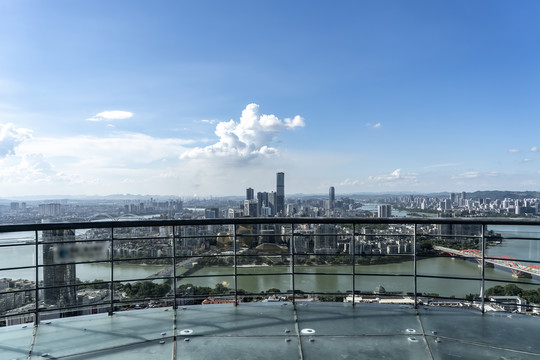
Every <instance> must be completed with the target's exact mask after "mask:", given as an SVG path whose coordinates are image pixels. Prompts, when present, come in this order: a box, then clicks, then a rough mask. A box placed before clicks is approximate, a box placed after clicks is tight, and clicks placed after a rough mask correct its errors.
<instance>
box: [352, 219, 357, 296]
mask: <svg viewBox="0 0 540 360" xmlns="http://www.w3.org/2000/svg"><path fill="white" fill-rule="evenodd" d="M355 237H356V224H353V236H352V306H353V307H354V306H355V305H354V300H355V299H354V298H355V295H356V276H355V275H354V274H356V267H355V266H356V246H355V244H356V243H355V241H354V239H355Z"/></svg>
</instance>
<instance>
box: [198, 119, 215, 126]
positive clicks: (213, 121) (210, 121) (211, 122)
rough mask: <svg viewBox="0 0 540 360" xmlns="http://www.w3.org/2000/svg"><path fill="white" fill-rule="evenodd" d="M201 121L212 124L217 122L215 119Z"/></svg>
mask: <svg viewBox="0 0 540 360" xmlns="http://www.w3.org/2000/svg"><path fill="white" fill-rule="evenodd" d="M201 122H203V123H206V124H211V125H213V124H215V123H217V120H206V119H204V120H201Z"/></svg>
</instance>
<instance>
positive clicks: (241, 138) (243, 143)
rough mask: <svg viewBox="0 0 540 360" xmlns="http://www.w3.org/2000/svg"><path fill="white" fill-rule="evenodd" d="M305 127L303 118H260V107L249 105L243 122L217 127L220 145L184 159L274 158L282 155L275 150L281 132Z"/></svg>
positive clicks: (200, 149)
mask: <svg viewBox="0 0 540 360" xmlns="http://www.w3.org/2000/svg"><path fill="white" fill-rule="evenodd" d="M303 126H305V122H304V119H303V118H302V117H301V116H299V115H296V116H295V117H294V118H292V119H290V118H286V119H284V120H283V121H282V120H280V119H279V118H277V117H276V116H275V115H266V114H260V112H259V105H257V104H249V105H248V106H246V108H245V109H244V110H243V111H242V116H241V117H240V121H239V122H236V121H234V120H230V121H226V122H225V121H222V122H219V123H218V124H217V125H216V130H215V134H216V135H217V136H218V138H219V141H218V142H217V143H215V144H212V145H209V146H206V147H196V148H194V149H191V150H189V151H186V152H184V153H183V154H182V155H181V156H180V158H182V159H186V158H187V159H196V158H210V157H221V158H223V157H232V158H239V159H244V160H248V159H252V158H255V157H258V156H272V155H275V154H277V153H278V150H277V149H276V148H274V147H272V141H273V140H274V139H275V137H276V136H277V134H278V133H279V132H281V131H284V130H292V129H295V128H298V127H303Z"/></svg>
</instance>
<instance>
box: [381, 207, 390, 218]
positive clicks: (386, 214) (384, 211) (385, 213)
mask: <svg viewBox="0 0 540 360" xmlns="http://www.w3.org/2000/svg"><path fill="white" fill-rule="evenodd" d="M378 216H379V217H380V218H388V217H392V205H379V207H378Z"/></svg>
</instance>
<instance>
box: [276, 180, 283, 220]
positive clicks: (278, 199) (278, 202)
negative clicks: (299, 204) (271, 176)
mask: <svg viewBox="0 0 540 360" xmlns="http://www.w3.org/2000/svg"><path fill="white" fill-rule="evenodd" d="M276 194H277V195H276V214H277V215H279V216H283V215H284V214H285V174H284V173H282V172H278V173H277V189H276Z"/></svg>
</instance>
